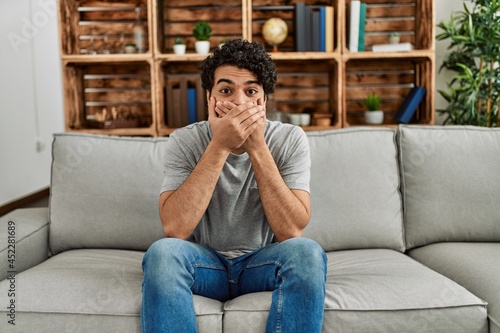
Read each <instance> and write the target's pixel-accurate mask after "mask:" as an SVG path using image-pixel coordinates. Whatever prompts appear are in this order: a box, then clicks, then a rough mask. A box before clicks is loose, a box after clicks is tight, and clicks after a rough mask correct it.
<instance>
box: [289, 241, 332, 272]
mask: <svg viewBox="0 0 500 333" xmlns="http://www.w3.org/2000/svg"><path fill="white" fill-rule="evenodd" d="M281 245H282V246H283V247H284V253H286V254H285V257H286V259H285V260H286V261H287V262H288V263H292V264H293V266H295V267H296V268H297V273H299V274H300V275H304V279H309V278H313V277H314V278H317V277H318V276H322V277H323V279H325V280H326V266H327V257H326V254H325V251H324V250H323V249H322V248H321V246H320V245H319V244H318V243H316V242H315V241H313V240H311V239H308V238H301V237H299V238H291V239H288V240H286V241H284V242H282V243H281Z"/></svg>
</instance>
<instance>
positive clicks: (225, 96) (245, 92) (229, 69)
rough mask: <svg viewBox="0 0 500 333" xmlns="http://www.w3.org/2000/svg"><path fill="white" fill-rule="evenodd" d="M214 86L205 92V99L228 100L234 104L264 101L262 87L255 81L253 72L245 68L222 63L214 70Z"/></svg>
mask: <svg viewBox="0 0 500 333" xmlns="http://www.w3.org/2000/svg"><path fill="white" fill-rule="evenodd" d="M214 76H215V77H214V86H213V88H212V91H211V92H210V93H209V92H207V99H209V98H210V96H213V97H215V100H216V101H218V102H219V101H229V102H231V103H234V104H236V105H241V104H243V103H245V102H255V103H257V101H258V99H259V98H260V99H262V101H264V96H265V95H264V88H263V87H262V86H261V85H260V84H259V83H258V82H257V77H256V76H255V74H253V73H252V72H250V71H249V70H247V69H243V68H238V67H235V66H229V65H224V66H221V67H219V68H217V69H216V70H215V73H214Z"/></svg>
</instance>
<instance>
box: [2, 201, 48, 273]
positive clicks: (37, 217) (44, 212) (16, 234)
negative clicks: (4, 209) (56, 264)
mask: <svg viewBox="0 0 500 333" xmlns="http://www.w3.org/2000/svg"><path fill="white" fill-rule="evenodd" d="M48 239H49V213H48V208H23V209H18V210H15V211H13V212H11V213H9V214H7V215H4V216H2V217H0V281H2V280H4V279H5V278H6V277H7V276H8V274H12V273H8V272H15V273H20V272H22V271H24V270H27V269H28V268H30V267H33V266H36V265H38V264H39V263H41V262H43V261H45V260H46V259H47V258H48V257H49V242H48Z"/></svg>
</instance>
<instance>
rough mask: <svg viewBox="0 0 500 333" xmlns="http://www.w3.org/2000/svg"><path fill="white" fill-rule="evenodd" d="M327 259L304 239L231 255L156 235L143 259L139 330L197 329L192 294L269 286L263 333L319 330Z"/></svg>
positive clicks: (217, 295) (224, 295) (228, 294)
mask: <svg viewBox="0 0 500 333" xmlns="http://www.w3.org/2000/svg"><path fill="white" fill-rule="evenodd" d="M326 261H327V259H326V255H325V252H324V251H323V249H322V248H321V247H320V246H319V245H318V244H317V243H316V242H314V241H312V240H310V239H307V238H292V239H289V240H287V241H284V242H281V243H273V244H271V245H268V246H266V247H263V248H261V249H258V250H256V251H253V252H250V253H247V254H245V255H243V256H240V257H238V258H235V259H227V258H225V257H224V256H223V255H221V254H219V253H217V252H216V251H214V250H212V249H209V248H207V247H204V246H201V245H198V244H194V243H191V242H188V241H184V240H180V239H175V238H164V239H161V240H159V241H157V242H155V243H154V244H153V245H151V247H150V248H149V249H148V251H147V252H146V254H145V256H144V259H143V263H142V268H143V271H144V282H143V285H142V292H143V298H142V313H141V328H142V332H143V333H148V332H151V333H153V332H154V333H160V332H175V333H177V332H188V333H190V332H196V315H195V311H194V304H193V293H194V294H196V295H201V296H205V297H209V298H212V299H216V300H219V301H221V302H225V301H227V300H229V299H233V298H235V297H238V296H240V295H244V294H248V293H252V292H258V291H272V305H271V309H270V310H269V316H268V319H267V325H266V332H268V333H269V332H284V333H296V332H308V333H314V332H321V329H322V324H323V312H324V301H325V281H326Z"/></svg>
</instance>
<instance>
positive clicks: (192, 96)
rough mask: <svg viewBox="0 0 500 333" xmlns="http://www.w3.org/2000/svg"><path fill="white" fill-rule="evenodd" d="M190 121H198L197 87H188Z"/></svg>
mask: <svg viewBox="0 0 500 333" xmlns="http://www.w3.org/2000/svg"><path fill="white" fill-rule="evenodd" d="M187 106H188V107H187V109H188V123H189V124H192V123H195V122H196V88H188V89H187Z"/></svg>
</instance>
